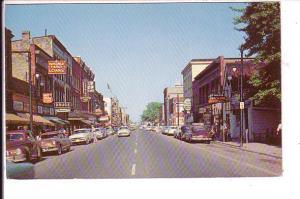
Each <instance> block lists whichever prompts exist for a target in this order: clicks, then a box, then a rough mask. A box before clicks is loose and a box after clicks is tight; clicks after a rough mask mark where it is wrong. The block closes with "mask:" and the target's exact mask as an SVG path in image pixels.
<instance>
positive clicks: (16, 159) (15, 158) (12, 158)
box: [6, 154, 26, 162]
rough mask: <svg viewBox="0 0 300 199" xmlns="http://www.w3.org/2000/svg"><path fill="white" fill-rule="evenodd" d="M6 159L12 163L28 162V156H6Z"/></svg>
mask: <svg viewBox="0 0 300 199" xmlns="http://www.w3.org/2000/svg"><path fill="white" fill-rule="evenodd" d="M6 159H7V160H8V161H11V162H23V161H25V160H26V154H20V155H11V156H6Z"/></svg>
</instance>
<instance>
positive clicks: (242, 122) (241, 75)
mask: <svg viewBox="0 0 300 199" xmlns="http://www.w3.org/2000/svg"><path fill="white" fill-rule="evenodd" d="M240 51H241V71H240V79H241V83H240V84H241V88H240V89H241V90H240V103H241V102H243V100H244V99H243V67H244V60H243V56H244V55H243V53H244V52H243V51H244V50H243V47H242V46H241V48H240ZM240 111H241V112H240V115H241V118H240V121H241V122H240V138H241V140H240V142H241V143H240V147H242V146H243V130H244V127H243V125H244V108H241V107H240Z"/></svg>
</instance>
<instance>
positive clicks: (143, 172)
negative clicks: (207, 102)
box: [34, 130, 282, 179]
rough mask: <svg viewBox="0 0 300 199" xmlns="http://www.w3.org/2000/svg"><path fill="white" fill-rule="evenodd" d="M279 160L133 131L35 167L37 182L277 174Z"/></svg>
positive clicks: (47, 157) (50, 157) (43, 161)
mask: <svg viewBox="0 0 300 199" xmlns="http://www.w3.org/2000/svg"><path fill="white" fill-rule="evenodd" d="M281 166H282V163H281V159H276V158H273V157H269V156H264V155H259V154H254V153H249V152H245V151H241V150H239V149H234V148H230V147H227V146H220V145H217V144H213V143H212V144H210V145H209V144H201V143H197V144H189V143H186V142H183V141H180V140H177V139H174V138H173V137H170V136H166V135H162V134H157V133H150V132H146V131H141V130H137V131H134V132H132V134H131V136H130V137H121V138H118V137H117V136H116V135H114V136H110V137H108V138H106V139H104V140H100V141H98V142H97V143H93V144H89V145H79V146H73V147H72V151H70V152H68V153H65V154H62V155H60V156H56V155H49V156H46V157H45V158H44V160H42V161H40V162H38V163H36V164H35V166H34V167H35V178H37V179H72V178H182V177H191V178H192V177H242V176H245V177H250V176H280V175H281V173H282V167H281Z"/></svg>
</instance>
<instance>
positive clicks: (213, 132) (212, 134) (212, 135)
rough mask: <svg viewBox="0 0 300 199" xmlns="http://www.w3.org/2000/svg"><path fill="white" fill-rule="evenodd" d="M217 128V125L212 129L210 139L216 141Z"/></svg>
mask: <svg viewBox="0 0 300 199" xmlns="http://www.w3.org/2000/svg"><path fill="white" fill-rule="evenodd" d="M215 129H216V126H215V124H213V125H212V126H211V129H210V132H209V134H210V137H211V139H212V140H213V141H214V140H215V136H216V130H215Z"/></svg>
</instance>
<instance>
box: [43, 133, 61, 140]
mask: <svg viewBox="0 0 300 199" xmlns="http://www.w3.org/2000/svg"><path fill="white" fill-rule="evenodd" d="M57 137H58V134H57V133H53V134H45V135H41V138H42V139H48V138H57Z"/></svg>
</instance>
